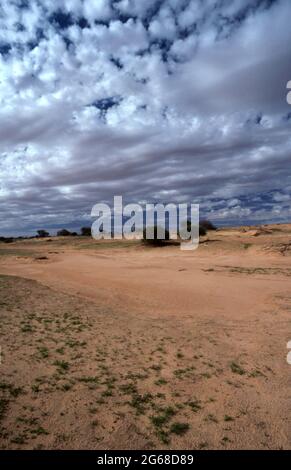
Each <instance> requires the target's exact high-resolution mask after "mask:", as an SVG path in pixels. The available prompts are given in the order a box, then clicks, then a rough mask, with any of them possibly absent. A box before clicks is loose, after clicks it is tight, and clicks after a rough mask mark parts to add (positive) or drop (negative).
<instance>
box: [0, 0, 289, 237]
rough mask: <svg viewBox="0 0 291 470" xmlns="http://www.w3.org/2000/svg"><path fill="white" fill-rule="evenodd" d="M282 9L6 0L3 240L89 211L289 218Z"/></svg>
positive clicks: (281, 0) (232, 3)
mask: <svg viewBox="0 0 291 470" xmlns="http://www.w3.org/2000/svg"><path fill="white" fill-rule="evenodd" d="M290 17H291V3H290V2H289V1H288V0H277V1H274V0H219V1H218V0H203V1H202V0H201V1H197V0H195V1H194V0H147V1H146V2H141V1H137V0H120V1H110V0H99V1H98V2H96V1H94V0H85V1H81V0H64V2H62V4H61V6H60V2H57V1H51V0H43V1H42V2H38V1H37V0H32V1H31V2H23V1H14V2H11V1H9V0H3V1H2V2H1V8H0V62H1V63H0V66H1V74H0V100H1V109H0V146H1V160H0V172H1V180H0V199H1V223H0V232H1V233H3V234H5V233H30V231H34V230H35V229H38V228H49V229H51V228H53V227H55V228H59V227H60V226H61V225H66V226H68V227H75V228H76V227H77V225H78V224H80V225H83V223H84V224H85V223H88V222H89V221H90V211H91V207H92V206H93V204H95V203H96V202H99V201H104V202H112V199H113V196H114V195H118V194H121V195H123V196H124V198H125V201H126V202H138V201H145V200H147V201H149V202H154V201H163V202H168V201H173V202H185V201H188V202H198V203H200V205H201V210H202V213H203V215H205V216H209V217H211V218H212V219H214V220H215V221H217V222H218V223H242V222H245V221H248V222H249V221H252V222H256V221H258V222H266V221H286V220H290V218H291V217H290V216H291V209H290V200H291V175H290V163H291V132H290V130H291V128H290V126H291V109H290V106H288V104H287V102H286V94H287V90H286V84H287V82H288V81H289V80H291V29H290Z"/></svg>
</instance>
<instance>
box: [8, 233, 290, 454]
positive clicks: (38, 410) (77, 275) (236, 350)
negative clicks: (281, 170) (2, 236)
mask: <svg viewBox="0 0 291 470" xmlns="http://www.w3.org/2000/svg"><path fill="white" fill-rule="evenodd" d="M290 255H291V225H273V226H268V227H265V230H259V231H256V228H241V229H227V230H219V231H217V232H212V233H210V234H209V235H208V236H207V237H204V238H202V239H201V244H200V246H199V248H198V250H196V251H193V252H182V251H181V250H180V249H179V247H177V246H167V247H163V248H149V247H145V246H143V245H142V244H141V243H140V242H96V241H94V240H91V239H89V238H85V237H83V238H70V239H65V238H63V239H61V238H58V239H57V238H53V239H51V241H47V240H45V239H44V240H25V241H18V242H15V243H12V244H4V243H1V245H0V273H1V276H0V319H1V323H0V346H1V365H0V371H1V377H0V447H1V448H2V449H18V448H20V449H41V448H44V449H72V448H76V449H154V448H171V449H217V448H218V449H221V448H223V449H290V448H291V425H290V412H291V400H290V399H291V397H290V393H291V366H290V365H288V364H287V361H286V355H287V349H286V343H287V341H288V340H291V324H290V309H291V289H290V286H291V282H290V281H291V256H290Z"/></svg>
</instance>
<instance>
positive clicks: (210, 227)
mask: <svg viewBox="0 0 291 470" xmlns="http://www.w3.org/2000/svg"><path fill="white" fill-rule="evenodd" d="M200 226H201V227H204V228H205V230H217V227H215V225H214V224H213V223H212V222H210V220H206V219H205V220H200Z"/></svg>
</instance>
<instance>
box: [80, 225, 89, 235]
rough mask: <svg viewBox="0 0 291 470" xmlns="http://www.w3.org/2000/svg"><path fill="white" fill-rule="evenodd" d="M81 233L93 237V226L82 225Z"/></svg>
mask: <svg viewBox="0 0 291 470" xmlns="http://www.w3.org/2000/svg"><path fill="white" fill-rule="evenodd" d="M81 235H82V236H83V237H91V227H82V228H81Z"/></svg>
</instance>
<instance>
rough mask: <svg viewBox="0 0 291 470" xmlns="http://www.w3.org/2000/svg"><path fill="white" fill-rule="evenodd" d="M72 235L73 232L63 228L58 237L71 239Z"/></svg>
mask: <svg viewBox="0 0 291 470" xmlns="http://www.w3.org/2000/svg"><path fill="white" fill-rule="evenodd" d="M71 235H72V234H71V232H69V230H67V229H66V228H63V229H62V230H59V231H58V232H57V236H58V237H69V236H71Z"/></svg>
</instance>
